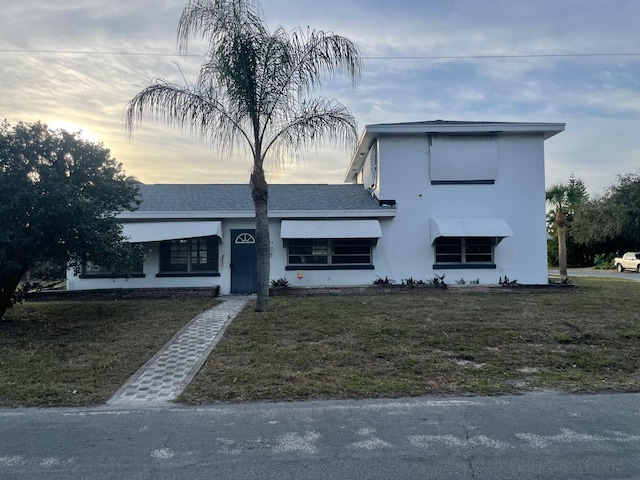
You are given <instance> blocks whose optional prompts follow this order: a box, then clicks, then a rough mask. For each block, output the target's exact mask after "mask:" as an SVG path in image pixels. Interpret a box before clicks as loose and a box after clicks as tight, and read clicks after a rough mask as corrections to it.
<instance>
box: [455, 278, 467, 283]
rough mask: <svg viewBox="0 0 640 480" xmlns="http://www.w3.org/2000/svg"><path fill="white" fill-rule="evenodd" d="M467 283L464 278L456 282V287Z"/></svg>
mask: <svg viewBox="0 0 640 480" xmlns="http://www.w3.org/2000/svg"><path fill="white" fill-rule="evenodd" d="M466 284H467V281H466V280H465V279H464V278H461V279H460V280H456V285H466Z"/></svg>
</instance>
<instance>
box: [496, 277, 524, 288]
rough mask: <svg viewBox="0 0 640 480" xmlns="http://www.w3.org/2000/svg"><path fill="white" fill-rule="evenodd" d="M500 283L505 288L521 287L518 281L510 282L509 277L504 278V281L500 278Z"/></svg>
mask: <svg viewBox="0 0 640 480" xmlns="http://www.w3.org/2000/svg"><path fill="white" fill-rule="evenodd" d="M498 283H499V284H500V285H502V286H503V287H516V286H518V285H519V283H518V280H509V277H507V276H506V275H505V276H504V279H503V278H502V277H500V279H499V280H498Z"/></svg>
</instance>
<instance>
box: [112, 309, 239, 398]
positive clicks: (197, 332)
mask: <svg viewBox="0 0 640 480" xmlns="http://www.w3.org/2000/svg"><path fill="white" fill-rule="evenodd" d="M249 299H250V297H228V298H226V299H223V301H222V302H221V303H219V304H218V305H216V306H214V307H212V308H210V309H209V310H206V311H205V312H202V313H201V314H200V315H198V316H197V317H195V318H193V319H192V320H191V321H190V322H189V323H187V324H186V325H185V326H184V327H183V328H182V329H181V330H180V331H179V332H178V333H176V334H175V335H174V336H173V338H172V339H171V340H169V341H168V342H167V344H166V345H165V346H164V347H162V349H161V350H160V351H159V352H158V353H156V354H155V355H154V356H153V357H152V358H151V359H150V360H149V361H148V362H147V363H145V364H144V365H143V366H142V367H141V368H140V370H138V371H137V372H136V373H135V374H133V376H132V377H131V378H130V379H129V380H128V381H127V383H125V384H124V385H123V386H122V387H120V388H119V389H118V391H117V392H116V393H115V394H114V395H113V397H111V399H109V400H108V401H107V405H111V406H159V405H165V404H167V403H169V402H171V401H173V400H175V399H176V398H177V397H178V396H179V395H180V394H181V393H182V391H183V390H184V389H185V388H186V387H187V385H189V383H191V381H192V380H193V377H195V375H196V373H198V370H200V367H202V365H203V364H204V362H205V361H206V359H207V357H208V356H209V353H211V350H213V347H215V345H216V343H218V341H219V340H220V338H221V337H222V335H223V333H224V331H225V329H226V328H227V326H228V325H229V324H230V323H231V321H232V320H233V319H234V318H235V317H236V315H238V313H240V311H241V310H242V309H243V308H244V307H245V306H246V305H247V303H248V302H249Z"/></svg>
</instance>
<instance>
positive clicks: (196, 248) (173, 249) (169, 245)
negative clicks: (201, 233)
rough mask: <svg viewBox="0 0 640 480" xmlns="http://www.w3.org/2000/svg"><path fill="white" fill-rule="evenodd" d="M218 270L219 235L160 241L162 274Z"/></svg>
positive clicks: (204, 272) (208, 272)
mask: <svg viewBox="0 0 640 480" xmlns="http://www.w3.org/2000/svg"><path fill="white" fill-rule="evenodd" d="M217 272H218V239H217V237H201V238H183V239H180V240H167V241H164V242H162V243H160V274H176V275H181V274H193V275H198V274H211V273H217Z"/></svg>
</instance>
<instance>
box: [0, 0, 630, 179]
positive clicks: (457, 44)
mask: <svg viewBox="0 0 640 480" xmlns="http://www.w3.org/2000/svg"><path fill="white" fill-rule="evenodd" d="M185 3H186V1H185V0H165V1H162V2H158V1H157V0H136V1H124V0H112V1H111V2H104V1H103V0H73V1H72V0H57V1H55V2H51V1H50V0H30V1H28V2H24V1H19V0H7V1H5V2H4V4H3V15H2V17H1V18H0V49H4V50H7V49H27V50H31V49H37V50H65V51H69V50H71V51H94V52H103V53H104V52H123V53H128V55H112V54H108V55H95V54H92V55H87V54H79V53H76V54H65V53H28V52H23V53H16V52H7V51H5V52H0V74H1V75H2V78H3V81H2V82H1V83H0V98H2V107H3V108H2V116H3V117H6V118H8V119H9V120H10V121H11V122H16V121H19V120H24V121H36V120H42V121H45V122H49V123H52V124H53V123H55V122H63V121H64V122H67V123H68V124H75V125H78V126H81V127H84V128H85V129H86V130H88V131H90V132H91V133H93V134H95V135H97V137H98V138H99V139H100V140H101V141H103V142H104V143H105V144H106V146H107V147H109V148H111V149H112V152H113V154H114V156H116V157H117V158H118V159H119V160H121V161H123V162H124V164H125V168H126V170H127V172H128V173H130V174H132V175H135V176H138V177H139V178H140V179H141V180H143V181H145V182H150V183H151V182H175V181H181V182H189V183H202V182H246V181H247V178H248V172H249V170H250V167H251V163H250V161H248V160H247V156H246V154H245V153H244V152H242V151H239V152H237V156H236V157H235V158H233V159H226V158H221V157H220V155H219V154H218V152H216V150H215V149H212V148H211V147H210V146H208V145H206V144H205V143H202V142H201V141H200V140H199V139H196V138H192V137H191V136H190V135H188V134H182V133H181V132H179V131H176V130H174V129H171V128H169V127H165V126H164V125H162V124H157V123H154V122H151V121H148V122H145V123H144V124H143V125H142V126H141V128H138V129H137V130H136V132H135V136H134V139H133V141H131V140H130V139H128V138H127V136H126V135H125V132H124V131H123V123H122V112H123V109H124V107H125V105H126V103H127V101H128V100H129V99H131V98H132V97H133V96H134V95H135V94H136V93H137V92H138V91H140V90H141V89H142V88H144V87H145V86H147V85H149V83H150V82H151V81H152V79H154V78H159V77H162V78H165V79H167V80H169V81H172V82H175V83H182V82H184V79H183V75H184V78H186V79H187V81H193V80H194V79H195V76H196V74H197V69H198V66H199V62H200V60H201V58H200V57H197V56H196V57H184V56H177V55H176V54H177V47H176V38H175V31H176V26H177V21H178V18H179V16H180V13H181V11H182V9H183V8H184V5H185ZM262 5H263V11H264V15H265V19H266V21H267V23H268V24H269V25H270V26H271V27H275V26H276V25H278V24H280V25H283V26H284V27H285V28H287V29H291V28H293V27H295V26H301V27H303V28H306V27H307V26H310V27H311V28H316V29H324V30H331V31H334V32H336V33H338V34H341V35H345V36H347V37H349V38H350V39H352V40H354V41H355V42H356V43H357V44H358V46H359V48H360V49H361V51H362V54H363V56H364V57H365V60H364V71H363V76H362V79H361V82H360V84H359V86H358V88H357V89H355V90H352V89H351V85H350V83H349V82H348V81H347V80H345V79H340V78H338V79H335V80H334V81H326V82H325V83H324V84H323V90H322V94H323V95H324V96H326V97H329V98H336V99H337V100H338V101H340V102H342V103H344V104H346V105H347V106H349V107H350V108H351V109H352V111H353V112H354V114H355V115H356V118H357V119H358V122H359V124H360V128H362V127H363V126H364V125H366V124H370V123H391V122H406V121H418V120H433V119H438V118H441V119H454V120H494V121H501V120H502V121H550V122H566V123H567V131H566V132H564V133H562V134H560V135H558V136H556V137H554V138H552V139H551V140H549V141H548V142H547V144H546V157H547V167H546V171H547V181H548V183H557V182H558V181H566V179H567V178H568V176H569V174H571V173H572V172H574V173H575V174H576V175H578V176H580V177H581V178H583V180H585V182H586V184H587V187H588V189H589V190H590V191H597V190H599V189H601V188H603V187H604V186H606V185H608V184H610V183H612V182H613V181H615V175H616V174H618V173H622V172H625V171H631V170H633V169H634V168H637V164H638V154H639V153H640V139H639V138H638V135H637V132H636V130H637V128H636V126H637V125H638V120H640V118H639V117H640V78H639V77H638V75H637V72H639V71H640V57H638V56H589V57H540V58H538V57H534V58H473V59H463V58H458V59H433V58H419V57H438V56H449V57H464V56H476V57H478V56H480V57H482V56H487V55H521V54H550V53H551V54H566V53H574V54H575V53H603V54H606V53H625V52H626V53H634V50H635V49H636V46H637V45H640V29H638V28H637V26H636V23H637V19H638V18H639V17H640V2H636V1H622V0H621V1H619V2H615V3H614V4H612V3H611V2H604V1H603V0H563V1H562V2H557V1H552V0H537V1H535V2H534V1H517V2H514V1H513V0H447V1H446V2H425V1H422V0H419V1H418V0H396V1H394V2H389V1H388V0H366V1H365V0H351V1H344V0H324V1H323V2H322V5H321V6H319V4H318V3H317V1H315V0H295V2H294V1H293V0H263V2H262ZM613 5H615V7H614V6H613ZM294 7H295V8H294ZM190 50H191V52H192V53H194V54H201V53H202V52H203V51H204V48H203V46H201V45H199V43H198V42H197V41H196V42H193V44H192V48H191V49H190ZM137 54H143V55H137ZM144 54H163V55H166V54H168V55H176V56H159V55H144ZM380 57H388V58H380ZM400 57H411V58H408V59H401V58H400ZM348 162H349V155H348V153H345V152H342V151H338V150H334V149H331V148H329V147H326V146H325V147H322V148H321V149H320V150H319V151H315V150H312V151H310V152H308V153H307V154H305V155H304V157H303V159H302V161H301V162H299V163H292V164H290V165H286V168H284V169H279V168H277V166H276V165H269V166H268V168H269V176H270V178H269V181H271V182H272V183H275V182H292V183H293V182H296V183H301V182H302V183H313V182H322V183H336V182H341V181H342V177H343V173H344V171H343V169H344V168H346V166H347V164H348Z"/></svg>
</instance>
